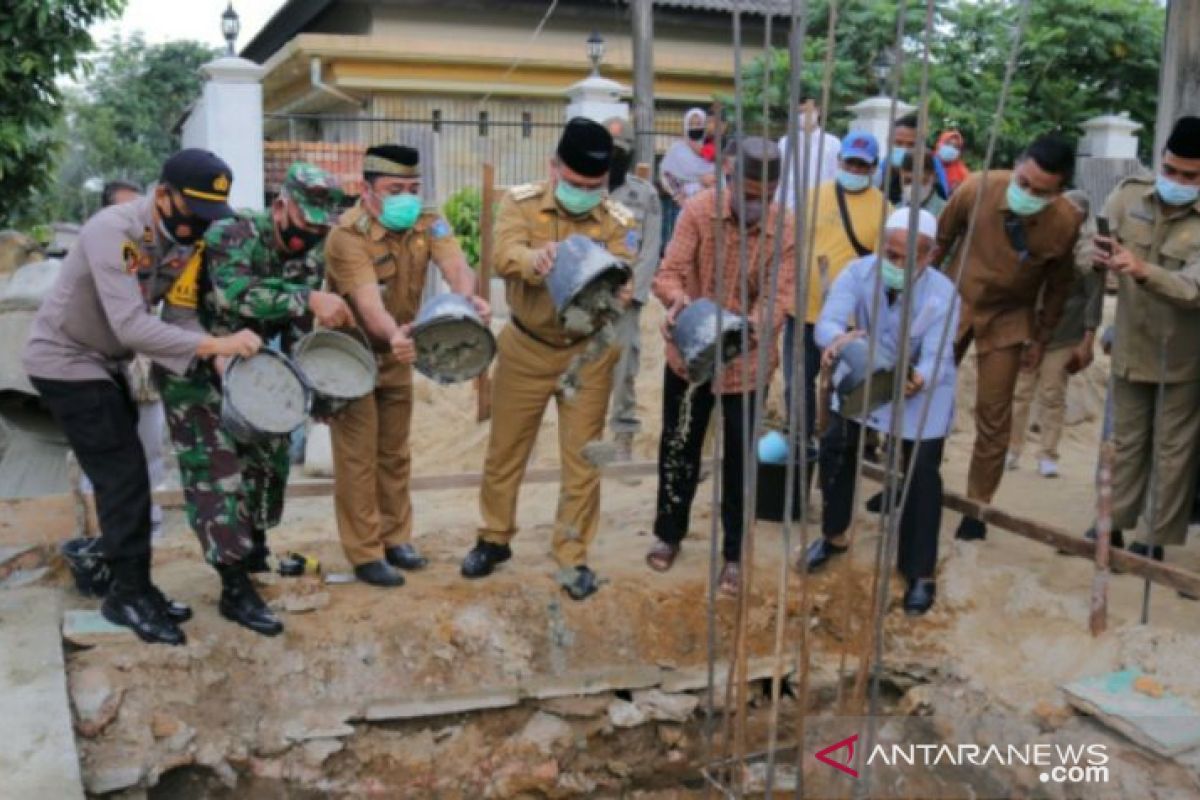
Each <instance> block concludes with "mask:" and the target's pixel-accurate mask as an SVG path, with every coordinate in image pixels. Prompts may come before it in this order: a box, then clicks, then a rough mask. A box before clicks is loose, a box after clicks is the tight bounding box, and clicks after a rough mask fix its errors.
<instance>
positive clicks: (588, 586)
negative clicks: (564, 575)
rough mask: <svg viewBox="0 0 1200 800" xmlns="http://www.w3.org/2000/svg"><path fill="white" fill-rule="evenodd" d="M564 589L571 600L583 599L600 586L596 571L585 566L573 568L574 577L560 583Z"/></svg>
mask: <svg viewBox="0 0 1200 800" xmlns="http://www.w3.org/2000/svg"><path fill="white" fill-rule="evenodd" d="M562 587H563V589H566V591H567V594H569V595H571V599H572V600H583V599H585V598H587V597H589V596H591V595H593V594H595V593H596V591H597V590H598V589H599V588H600V581H599V580H597V578H596V573H594V572H592V570H591V569H590V568H588V567H586V566H584V567H576V568H575V577H574V578H573V579H572V580H570V581H566V582H564V583H563V585H562Z"/></svg>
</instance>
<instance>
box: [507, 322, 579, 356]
mask: <svg viewBox="0 0 1200 800" xmlns="http://www.w3.org/2000/svg"><path fill="white" fill-rule="evenodd" d="M509 319H511V320H512V324H513V325H515V326H516V328H517V330H519V331H520V332H521V333H523V334H525V335H526V336H528V337H529V338H530V339H533V340H534V341H535V342H537V343H538V344H541V345H545V346H546V347H550V348H552V349H554V350H569V349H571V348H572V347H574V346H575V345H577V344H579V343H580V342H583V341H586V340H588V339H590V338H592V337H593V336H595V335H596V332H595V331H592V332H591V333H589V334H588V335H587V336H583V337H580V338H579V339H576V340H575V341H573V342H568V343H567V344H555V343H554V342H549V341H546V340H545V339H543V338H542V337H541V336H538V335H537V334H536V333H534V332H533V331H531V330H529V328H527V327H525V325H524V323H522V322H521V320H519V319H517V318H516V317H515V316H514V317H510V318H509Z"/></svg>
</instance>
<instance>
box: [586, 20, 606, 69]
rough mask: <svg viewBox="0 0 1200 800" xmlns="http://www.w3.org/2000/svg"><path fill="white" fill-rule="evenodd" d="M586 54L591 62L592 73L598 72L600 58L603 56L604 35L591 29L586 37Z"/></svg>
mask: <svg viewBox="0 0 1200 800" xmlns="http://www.w3.org/2000/svg"><path fill="white" fill-rule="evenodd" d="M587 56H588V58H589V59H590V60H591V62H592V75H599V74H600V60H601V59H602V58H604V37H603V36H601V35H600V34H599V33H598V32H596V31H592V35H591V36H589V37H588V39H587Z"/></svg>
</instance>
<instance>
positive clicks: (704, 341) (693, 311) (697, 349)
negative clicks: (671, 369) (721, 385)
mask: <svg viewBox="0 0 1200 800" xmlns="http://www.w3.org/2000/svg"><path fill="white" fill-rule="evenodd" d="M718 317H720V320H719V323H718V319H717V318H718ZM747 325H748V323H747V322H746V318H745V317H743V316H742V315H740V314H736V313H734V312H732V311H729V310H727V309H726V310H722V309H721V308H720V307H719V306H718V305H717V304H716V303H714V302H713V301H712V300H709V299H708V298H707V297H702V298H700V299H699V300H694V301H692V302H691V303H689V304H688V306H687V307H686V308H684V309H683V311H681V312H679V316H678V317H676V318H675V324H674V325H673V326H672V328H671V338H672V340H673V341H674V342H675V346H676V347H677V348H679V354H680V355H681V356H683V361H684V364H685V365H686V368H687V373H688V382H690V383H707V382H708V381H710V380H712V378H713V374H714V373H715V372H716V369H717V356H718V354H719V355H720V360H721V362H722V363H723V364H728V363H729V362H730V361H732V360H733V359H735V358H737V357H738V356H739V355H741V353H742V334H743V332H744V331H745V330H746V328H747Z"/></svg>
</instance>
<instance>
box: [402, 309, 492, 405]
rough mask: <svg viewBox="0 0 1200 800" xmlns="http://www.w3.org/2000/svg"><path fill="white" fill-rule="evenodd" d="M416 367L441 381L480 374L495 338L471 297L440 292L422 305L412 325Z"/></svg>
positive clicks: (443, 382)
mask: <svg viewBox="0 0 1200 800" xmlns="http://www.w3.org/2000/svg"><path fill="white" fill-rule="evenodd" d="M412 339H413V343H414V344H415V345H416V348H417V360H416V364H415V366H416V368H417V371H418V372H420V373H421V374H422V375H424V376H425V377H427V378H430V379H432V380H434V381H437V382H438V383H441V384H451V383H462V382H463V381H469V380H471V379H473V378H475V377H477V376H479V375H481V374H483V373H484V372H485V371H486V370H487V368H488V366H489V365H490V364H491V363H492V359H493V358H495V356H496V338H495V337H494V336H493V335H492V332H491V330H490V329H489V328H488V326H487V325H486V324H485V323H484V321H483V318H482V317H480V316H479V312H477V311H476V310H475V306H474V305H473V304H472V303H471V301H470V300H469V299H468V298H466V297H463V296H462V295H460V294H440V295H437V296H436V297H433V298H432V299H430V300H429V302H427V303H425V304H424V305H423V306H421V310H420V312H419V313H418V314H417V318H416V320H415V321H414V323H413V327H412Z"/></svg>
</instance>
